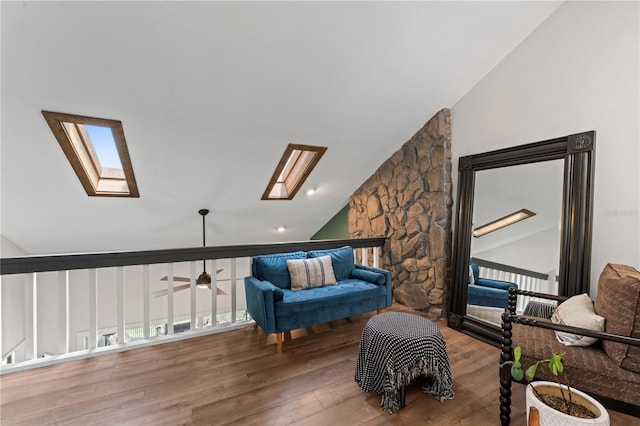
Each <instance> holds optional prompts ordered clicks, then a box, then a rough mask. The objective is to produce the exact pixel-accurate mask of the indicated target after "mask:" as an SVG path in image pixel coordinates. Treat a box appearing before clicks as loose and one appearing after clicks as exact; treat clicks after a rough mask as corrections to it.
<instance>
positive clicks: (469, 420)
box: [0, 305, 640, 426]
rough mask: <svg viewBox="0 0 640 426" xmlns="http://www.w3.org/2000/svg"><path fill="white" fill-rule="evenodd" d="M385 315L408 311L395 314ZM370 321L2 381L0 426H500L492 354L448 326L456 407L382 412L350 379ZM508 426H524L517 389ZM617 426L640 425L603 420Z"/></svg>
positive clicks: (420, 398)
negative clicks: (278, 339) (280, 345)
mask: <svg viewBox="0 0 640 426" xmlns="http://www.w3.org/2000/svg"><path fill="white" fill-rule="evenodd" d="M389 310H406V308H404V307H402V306H401V305H396V306H394V307H392V308H390V309H389ZM372 315H373V313H371V314H366V315H360V316H356V317H353V318H350V319H346V320H339V321H333V322H331V323H328V324H322V325H319V326H314V327H311V328H308V329H302V330H296V331H294V332H292V333H288V334H287V335H286V336H285V342H284V353H283V354H277V353H276V348H275V336H274V335H271V336H265V335H264V333H263V332H262V331H261V330H259V329H254V328H253V327H251V326H249V327H247V328H244V329H240V330H236V331H231V332H227V333H220V334H214V335H210V336H205V337H200V338H195V339H190V340H184V341H180V342H175V343H167V344H163V345H158V346H153V347H148V348H142V349H136V350H133V351H128V352H122V353H118V354H112V355H106V356H102V357H97V358H92V359H87V360H82V361H74V362H71V363H67V364H63V365H57V366H51V367H44V368H40V369H35V370H30V371H26V372H20V373H14V374H9V375H5V376H2V377H0V423H1V424H2V425H48V424H65V425H304V426H314V425H317V426H325V425H331V426H341V425H362V426H376V425H409V424H411V425H423V424H429V425H473V426H478V425H497V424H499V410H498V376H497V374H498V366H497V364H498V359H499V350H498V349H497V348H495V347H492V346H490V345H488V344H485V343H482V342H480V341H479V340H476V339H473V338H471V337H469V336H466V335H464V334H462V333H458V332H456V331H454V330H451V329H449V328H447V327H446V324H445V323H444V321H438V322H437V324H438V326H439V327H440V329H441V331H442V334H443V336H444V338H445V341H446V343H447V351H448V353H449V361H450V363H451V370H452V375H453V381H454V386H453V390H454V392H455V398H454V399H453V400H447V401H444V402H438V401H437V400H436V399H435V398H433V397H432V396H428V395H425V394H424V393H422V391H421V389H420V388H419V387H418V386H417V385H411V386H409V387H408V389H407V395H406V404H407V405H406V407H404V408H403V409H401V410H400V411H399V412H397V413H396V414H393V415H390V414H388V413H387V412H385V411H383V410H382V409H381V408H380V407H379V405H380V398H379V396H378V395H377V394H375V392H370V393H368V394H367V393H364V392H362V391H361V390H360V389H359V387H358V385H357V384H356V382H355V381H354V379H353V374H354V367H355V360H356V356H357V352H358V345H359V341H360V334H361V332H362V329H363V328H364V325H365V323H366V321H367V320H368V319H369V318H371V316H372ZM513 390H514V395H513V407H512V419H513V420H512V424H513V425H524V423H525V419H524V386H522V385H518V384H515V385H514V389H513ZM610 414H611V416H612V425H625V426H626V425H640V419H637V418H634V417H630V416H626V415H623V414H620V413H616V412H610Z"/></svg>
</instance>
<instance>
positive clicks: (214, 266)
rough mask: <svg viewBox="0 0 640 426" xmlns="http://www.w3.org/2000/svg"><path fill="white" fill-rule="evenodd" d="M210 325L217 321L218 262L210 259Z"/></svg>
mask: <svg viewBox="0 0 640 426" xmlns="http://www.w3.org/2000/svg"><path fill="white" fill-rule="evenodd" d="M211 271H212V272H211V327H215V326H216V324H217V323H218V262H217V260H216V259H213V260H211Z"/></svg>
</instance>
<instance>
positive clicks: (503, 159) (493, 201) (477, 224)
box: [449, 132, 595, 343]
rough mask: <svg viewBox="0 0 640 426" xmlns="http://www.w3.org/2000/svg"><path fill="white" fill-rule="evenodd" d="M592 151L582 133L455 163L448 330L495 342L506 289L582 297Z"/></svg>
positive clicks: (591, 141) (591, 137)
mask: <svg viewBox="0 0 640 426" xmlns="http://www.w3.org/2000/svg"><path fill="white" fill-rule="evenodd" d="M594 147H595V132H585V133H580V134H574V135H569V136H566V137H562V138H557V139H552V140H548V141H542V142H536V143H531V144H527V145H520V146H516V147H512V148H507V149H502V150H498V151H491V152H486V153H482V154H476V155H471V156H465V157H461V158H460V160H459V167H458V203H457V210H456V211H457V226H456V230H455V238H454V247H453V262H452V283H451V292H450V304H449V326H450V327H452V328H456V329H460V330H462V331H464V332H466V333H468V334H471V335H474V336H476V337H478V338H481V339H483V340H486V341H490V342H495V343H498V342H499V339H500V326H499V322H500V319H499V318H500V314H501V312H502V311H503V310H504V304H505V301H504V300H505V299H504V297H505V296H504V289H506V288H508V286H511V285H517V286H518V288H521V289H525V290H530V291H538V292H543V293H554V294H560V295H566V296H571V295H574V294H579V293H584V292H589V274H590V272H589V271H590V257H591V216H592V198H593V197H592V195H593V171H594V158H593V152H594ZM511 218H514V219H513V220H512V221H510V219H511ZM510 222H512V223H511V224H508V223H510ZM507 224H508V225H507ZM487 288H488V289H487ZM495 289H498V290H495ZM500 290H502V291H500ZM527 302H528V299H527V298H520V299H519V304H518V307H517V309H518V311H520V312H522V311H523V310H524V309H525V306H526V303H527Z"/></svg>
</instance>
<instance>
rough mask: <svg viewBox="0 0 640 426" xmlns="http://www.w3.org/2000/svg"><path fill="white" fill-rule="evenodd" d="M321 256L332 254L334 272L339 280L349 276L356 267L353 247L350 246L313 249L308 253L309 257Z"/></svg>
mask: <svg viewBox="0 0 640 426" xmlns="http://www.w3.org/2000/svg"><path fill="white" fill-rule="evenodd" d="M320 256H331V263H332V264H333V272H334V273H335V275H336V280H338V281H340V280H343V279H345V278H349V275H350V274H351V271H353V268H355V261H354V259H353V248H351V247H349V246H345V247H341V248H337V249H329V250H311V251H309V252H308V253H307V257H320Z"/></svg>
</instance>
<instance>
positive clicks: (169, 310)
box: [167, 263, 173, 336]
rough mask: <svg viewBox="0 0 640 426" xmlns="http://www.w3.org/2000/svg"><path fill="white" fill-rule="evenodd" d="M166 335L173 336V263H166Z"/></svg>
mask: <svg viewBox="0 0 640 426" xmlns="http://www.w3.org/2000/svg"><path fill="white" fill-rule="evenodd" d="M167 334H168V335H170V336H171V335H172V334H173V263H167Z"/></svg>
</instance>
